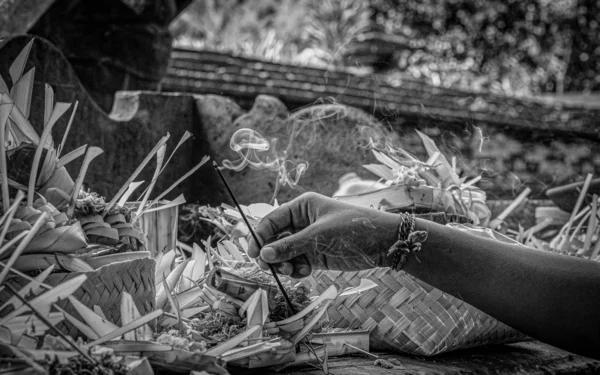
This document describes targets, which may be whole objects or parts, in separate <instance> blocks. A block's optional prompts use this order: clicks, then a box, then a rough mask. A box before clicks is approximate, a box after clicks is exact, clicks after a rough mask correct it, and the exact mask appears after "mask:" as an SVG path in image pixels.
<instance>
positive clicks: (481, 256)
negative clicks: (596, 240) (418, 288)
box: [403, 219, 600, 358]
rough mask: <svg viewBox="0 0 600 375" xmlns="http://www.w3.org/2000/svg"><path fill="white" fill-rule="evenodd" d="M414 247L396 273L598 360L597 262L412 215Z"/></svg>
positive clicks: (599, 303) (599, 301)
mask: <svg viewBox="0 0 600 375" xmlns="http://www.w3.org/2000/svg"><path fill="white" fill-rule="evenodd" d="M415 230H426V231H427V232H428V238H427V240H426V241H425V242H424V243H423V248H422V251H421V252H419V254H418V255H417V256H416V257H414V256H412V255H411V256H409V260H408V262H407V263H406V265H405V266H404V268H403V270H404V271H406V272H408V273H409V274H411V275H413V276H415V277H417V278H419V279H420V280H423V281H424V282H426V283H428V284H431V285H432V286H434V287H437V288H439V289H441V290H442V291H444V292H447V293H449V294H451V295H453V296H455V297H458V298H460V299H462V300H463V301H465V302H467V303H469V304H471V305H473V306H475V307H477V308H479V309H480V310H482V311H484V312H486V313H488V314H490V315H491V316H493V317H495V318H497V319H498V320H500V321H501V322H503V323H505V324H507V325H509V326H511V327H513V328H515V329H517V330H519V331H521V332H523V333H525V334H527V335H529V336H531V337H533V338H536V339H538V340H541V341H543V342H546V343H549V344H551V345H555V346H557V347H560V348H563V349H565V350H568V351H571V352H574V353H578V354H583V355H586V356H589V357H595V358H598V357H600V352H598V348H599V347H600V317H599V316H598V314H599V313H600V264H598V263H595V262H591V261H588V260H583V259H580V258H575V257H567V256H563V255H558V254H553V253H549V252H542V251H537V250H532V249H527V248H524V247H521V246H517V245H509V244H504V243H502V242H499V241H495V240H491V239H485V238H480V237H476V236H474V235H472V234H469V233H467V232H463V231H460V230H456V229H453V228H449V227H446V226H442V225H439V224H435V223H432V222H429V221H424V220H419V219H417V222H416V228H415Z"/></svg>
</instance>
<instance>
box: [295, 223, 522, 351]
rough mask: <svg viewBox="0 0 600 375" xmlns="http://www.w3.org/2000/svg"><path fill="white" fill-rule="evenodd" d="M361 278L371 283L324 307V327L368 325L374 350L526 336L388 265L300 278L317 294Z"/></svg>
mask: <svg viewBox="0 0 600 375" xmlns="http://www.w3.org/2000/svg"><path fill="white" fill-rule="evenodd" d="M418 216H419V217H421V218H424V219H428V220H432V221H436V222H438V223H440V224H447V223H450V222H454V223H461V222H463V223H464V222H465V221H466V220H465V219H464V218H461V217H459V216H456V215H454V216H455V217H454V216H453V215H447V214H443V213H442V214H440V213H434V214H425V215H418ZM450 225H453V224H450ZM455 225H458V226H459V227H461V228H466V227H465V226H462V224H455ZM362 279H368V280H370V281H373V282H374V283H376V284H377V286H376V287H374V288H373V289H369V290H366V291H364V292H361V293H359V294H353V295H349V296H346V297H344V296H342V297H338V298H336V299H335V300H334V301H333V303H332V304H331V306H330V307H329V309H328V310H327V312H328V315H329V323H328V327H330V328H336V329H339V328H342V329H343V328H348V329H358V328H360V329H364V330H368V331H369V332H370V345H371V347H372V348H374V349H377V350H386V351H389V350H391V351H398V352H403V353H410V354H417V355H426V356H430V355H435V354H440V353H443V352H448V351H452V350H457V349H466V348H470V347H475V346H481V345H490V344H502V343H510V342H518V341H524V340H527V339H528V338H527V337H526V336H525V335H523V334H522V333H520V332H518V331H516V330H514V329H512V328H510V327H509V326H507V325H505V324H503V323H501V322H499V321H498V320H496V319H494V318H492V317H491V316H489V315H487V314H485V313H484V312H482V311H480V310H478V309H476V308H475V307H473V306H471V305H469V304H467V303H465V302H463V301H462V300H460V299H458V298H455V297H453V296H451V295H449V294H446V293H444V292H442V291H441V290H439V289H437V288H434V287H432V286H431V285H429V284H427V283H424V282H422V281H420V280H418V279H416V278H414V277H412V276H410V275H409V274H407V273H405V272H397V271H394V270H392V269H390V268H375V269H371V270H367V271H356V272H340V271H317V272H314V273H313V274H312V275H311V276H310V277H308V278H307V279H305V280H306V282H308V284H309V286H310V288H311V290H312V291H313V294H314V295H319V294H320V293H321V292H323V290H325V289H326V288H328V287H329V286H330V285H332V284H333V285H335V286H336V287H337V288H338V290H344V289H345V288H349V287H357V286H359V285H360V283H361V280H362Z"/></svg>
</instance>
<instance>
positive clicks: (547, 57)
mask: <svg viewBox="0 0 600 375" xmlns="http://www.w3.org/2000/svg"><path fill="white" fill-rule="evenodd" d="M371 6H372V7H373V9H374V10H375V13H374V19H375V24H376V26H375V28H377V29H378V30H380V31H382V32H385V33H388V34H396V35H404V36H406V37H408V38H410V39H411V45H413V46H414V47H415V50H414V51H413V52H412V53H411V54H410V56H409V57H408V61H407V62H406V63H405V64H406V69H408V70H409V71H411V72H413V74H415V75H416V76H419V75H425V76H426V77H428V78H429V79H430V80H431V81H433V83H436V82H435V81H438V82H440V84H443V85H446V86H455V85H457V84H458V85H459V86H465V85H468V86H471V88H474V89H478V88H490V89H492V90H499V91H503V92H509V93H524V94H528V93H538V92H543V91H546V92H557V91H558V92H562V91H563V90H564V91H591V90H598V89H599V88H600V1H598V0H519V1H516V0H508V1H506V0H424V1H411V0H372V1H371ZM421 47H422V48H421ZM465 73H466V74H465ZM465 81H469V82H465ZM485 86H487V87H485Z"/></svg>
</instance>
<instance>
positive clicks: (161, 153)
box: [133, 145, 167, 221]
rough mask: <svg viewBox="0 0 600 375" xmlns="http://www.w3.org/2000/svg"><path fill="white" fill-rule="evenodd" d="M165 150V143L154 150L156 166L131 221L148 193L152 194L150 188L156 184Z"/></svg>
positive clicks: (137, 215)
mask: <svg viewBox="0 0 600 375" xmlns="http://www.w3.org/2000/svg"><path fill="white" fill-rule="evenodd" d="M166 150H167V145H162V146H161V147H160V148H159V149H158V151H157V152H156V168H155V169H154V175H153V176H152V180H150V183H149V184H148V188H147V189H146V193H145V194H144V196H143V198H142V201H141V203H140V205H139V206H138V209H137V211H136V213H135V215H134V219H133V221H135V220H136V219H137V218H138V217H139V216H140V214H141V213H142V211H143V210H144V207H145V206H146V202H148V198H149V197H150V194H152V189H154V185H155V184H156V180H158V176H159V175H160V172H161V168H162V164H163V161H164V160H165V152H166Z"/></svg>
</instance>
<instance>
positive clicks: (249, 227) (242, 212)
mask: <svg viewBox="0 0 600 375" xmlns="http://www.w3.org/2000/svg"><path fill="white" fill-rule="evenodd" d="M213 167H214V168H215V170H216V171H217V173H218V174H219V177H221V181H223V185H225V188H227V192H228V193H229V195H230V196H231V199H232V200H233V203H235V206H236V207H237V209H238V211H239V212H240V215H242V219H243V220H244V223H246V226H247V227H248V231H250V234H251V235H252V238H254V241H255V242H256V245H257V246H258V247H259V248H262V244H261V243H260V241H259V239H258V236H257V235H256V232H254V229H252V226H251V225H250V223H249V222H248V218H246V214H244V211H243V210H242V207H241V206H240V204H239V203H238V201H237V199H236V198H235V195H233V191H231V188H230V187H229V184H228V183H227V180H226V179H225V176H223V173H221V171H220V170H219V165H218V164H217V162H215V161H214V160H213ZM267 264H268V266H269V269H270V270H271V272H272V273H273V277H274V278H275V281H276V282H277V286H278V287H279V290H281V294H283V297H284V298H285V301H286V302H287V304H288V306H289V308H290V310H291V312H292V314H296V309H295V308H294V305H292V301H291V300H290V297H289V296H288V295H287V293H286V291H285V289H284V288H283V284H281V281H280V280H279V277H278V276H277V273H276V272H275V268H274V267H273V265H272V264H271V263H267Z"/></svg>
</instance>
